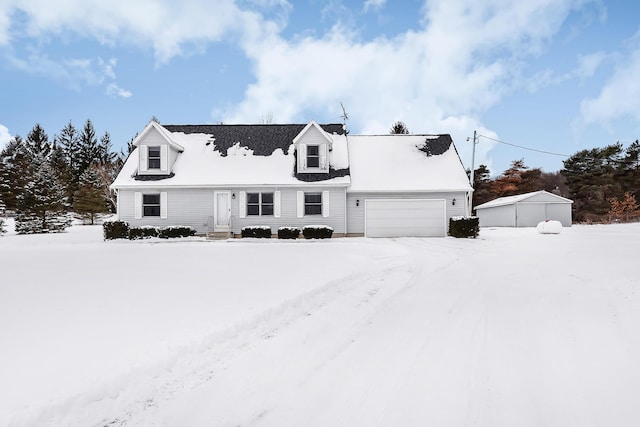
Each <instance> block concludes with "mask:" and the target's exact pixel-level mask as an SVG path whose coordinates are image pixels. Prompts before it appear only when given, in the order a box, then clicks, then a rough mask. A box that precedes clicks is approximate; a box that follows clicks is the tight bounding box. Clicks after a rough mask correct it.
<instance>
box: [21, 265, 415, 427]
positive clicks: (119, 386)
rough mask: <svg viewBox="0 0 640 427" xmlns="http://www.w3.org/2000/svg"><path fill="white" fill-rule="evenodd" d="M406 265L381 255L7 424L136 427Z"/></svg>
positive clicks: (372, 290) (370, 291)
mask: <svg viewBox="0 0 640 427" xmlns="http://www.w3.org/2000/svg"><path fill="white" fill-rule="evenodd" d="M407 263H408V261H407V260H406V258H404V257H403V256H402V255H395V256H394V257H393V258H389V257H388V256H381V257H380V259H379V260H378V262H377V263H376V264H375V265H377V266H378V267H379V268H376V269H375V270H369V271H355V272H352V273H351V274H349V275H348V276H345V277H342V278H339V279H336V280H333V281H331V282H328V283H326V284H324V285H322V286H320V287H318V288H316V289H314V290H312V291H310V292H306V293H304V294H302V295H300V296H298V297H295V298H293V299H291V300H289V301H285V302H283V303H282V304H280V305H278V306H276V307H274V308H272V309H270V310H267V311H265V312H263V313H261V314H259V315H257V316H255V317H253V318H252V319H250V320H247V321H245V322H241V323H239V324H237V325H236V326H234V327H231V328H229V329H226V330H224V331H220V332H216V333H213V334H211V335H210V336H208V337H206V338H205V339H204V340H202V342H200V343H198V344H192V345H190V346H185V347H182V348H179V349H178V350H176V351H175V353H174V354H173V356H172V357H170V358H169V359H168V360H164V361H162V362H156V363H154V365H153V366H151V367H141V368H139V369H138V370H137V371H132V372H130V373H129V374H127V375H126V376H122V377H119V378H117V379H114V380H113V381H111V382H110V383H109V384H102V385H99V386H97V387H96V388H95V389H94V390H92V391H85V392H83V393H81V394H79V395H77V396H74V397H71V398H69V399H66V400H63V401H61V402H58V403H56V404H54V405H51V406H49V407H47V408H44V409H43V410H41V411H40V412H38V413H36V414H35V415H34V416H31V417H28V418H25V419H23V420H20V419H19V418H15V419H14V422H13V423H12V424H11V425H12V426H13V425H15V426H21V425H39V426H48V425H65V426H69V427H72V426H87V425H91V426H95V427H112V426H126V425H135V422H133V420H135V419H137V418H138V417H139V416H140V415H141V414H143V413H144V412H146V411H149V410H153V409H154V408H156V407H158V406H159V405H162V402H165V401H169V400H171V399H173V397H174V396H175V395H176V394H178V393H180V392H181V391H183V390H191V389H194V388H197V387H199V386H201V385H202V384H205V383H208V382H210V381H215V378H216V373H217V372H219V371H220V370H223V369H225V367H226V366H227V365H228V364H229V363H230V362H232V361H233V360H234V359H235V358H236V357H237V356H239V355H240V354H243V353H245V352H248V351H250V350H252V349H253V348H255V347H256V346H258V345H260V343H262V342H263V341H264V340H269V339H272V338H274V337H276V336H277V335H278V334H280V333H281V331H283V330H285V329H286V328H288V327H289V326H291V325H292V324H295V323H297V322H300V321H302V320H303V319H305V318H307V317H309V316H313V314H314V312H316V311H317V310H320V309H322V308H323V307H325V306H327V305H330V304H332V303H334V302H335V301H336V300H339V299H341V298H343V297H344V296H346V295H349V294H351V293H353V292H357V291H358V290H362V289H363V288H366V287H367V286H369V284H370V283H371V282H374V281H375V279H376V278H379V277H381V276H382V277H384V276H385V275H388V274H391V273H393V272H395V271H402V270H403V269H405V268H406V265H407ZM367 266H369V267H370V266H371V264H367ZM366 292H368V293H369V297H370V298H373V297H374V296H375V294H376V290H375V289H366ZM364 302H365V303H366V301H364ZM92 420H93V421H92ZM96 420H100V421H96Z"/></svg>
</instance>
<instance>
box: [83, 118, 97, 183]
mask: <svg viewBox="0 0 640 427" xmlns="http://www.w3.org/2000/svg"><path fill="white" fill-rule="evenodd" d="M99 157H100V150H99V148H98V139H97V138H96V131H95V129H94V128H93V123H91V120H90V119H87V121H86V122H85V124H84V128H82V132H81V133H80V170H79V175H78V181H79V180H80V175H82V174H83V173H84V171H85V170H86V169H87V168H88V167H89V166H91V165H92V164H94V163H95V162H97V161H98V160H99Z"/></svg>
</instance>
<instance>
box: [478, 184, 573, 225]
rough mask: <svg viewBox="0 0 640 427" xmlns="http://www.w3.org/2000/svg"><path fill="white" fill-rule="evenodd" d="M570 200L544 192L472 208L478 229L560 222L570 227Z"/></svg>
mask: <svg viewBox="0 0 640 427" xmlns="http://www.w3.org/2000/svg"><path fill="white" fill-rule="evenodd" d="M572 203H573V201H572V200H569V199H565V198H564V197H560V196H557V195H555V194H553V193H549V192H547V191H544V190H542V191H535V192H533V193H526V194H519V195H517V196H508V197H500V198H499V199H495V200H492V201H490V202H487V203H483V204H481V205H479V206H476V207H475V209H476V215H477V216H478V218H480V226H481V227H535V226H536V225H538V223H539V222H540V221H546V220H555V221H560V222H561V223H562V226H563V227H571V204H572Z"/></svg>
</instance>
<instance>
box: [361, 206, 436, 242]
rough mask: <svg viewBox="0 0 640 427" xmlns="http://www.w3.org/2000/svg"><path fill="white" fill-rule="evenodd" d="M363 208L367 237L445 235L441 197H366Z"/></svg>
mask: <svg viewBox="0 0 640 427" xmlns="http://www.w3.org/2000/svg"><path fill="white" fill-rule="evenodd" d="M364 209H365V218H364V223H365V225H364V229H365V230H364V234H365V236H367V237H444V236H446V235H447V226H446V213H445V200H444V199H435V200H434V199H384V200H376V199H367V200H365V208H364Z"/></svg>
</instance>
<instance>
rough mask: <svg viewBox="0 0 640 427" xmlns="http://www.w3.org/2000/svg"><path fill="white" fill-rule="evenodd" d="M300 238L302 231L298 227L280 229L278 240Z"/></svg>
mask: <svg viewBox="0 0 640 427" xmlns="http://www.w3.org/2000/svg"><path fill="white" fill-rule="evenodd" d="M299 236H300V229H299V228H297V227H280V228H278V239H297V238H298V237H299Z"/></svg>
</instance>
